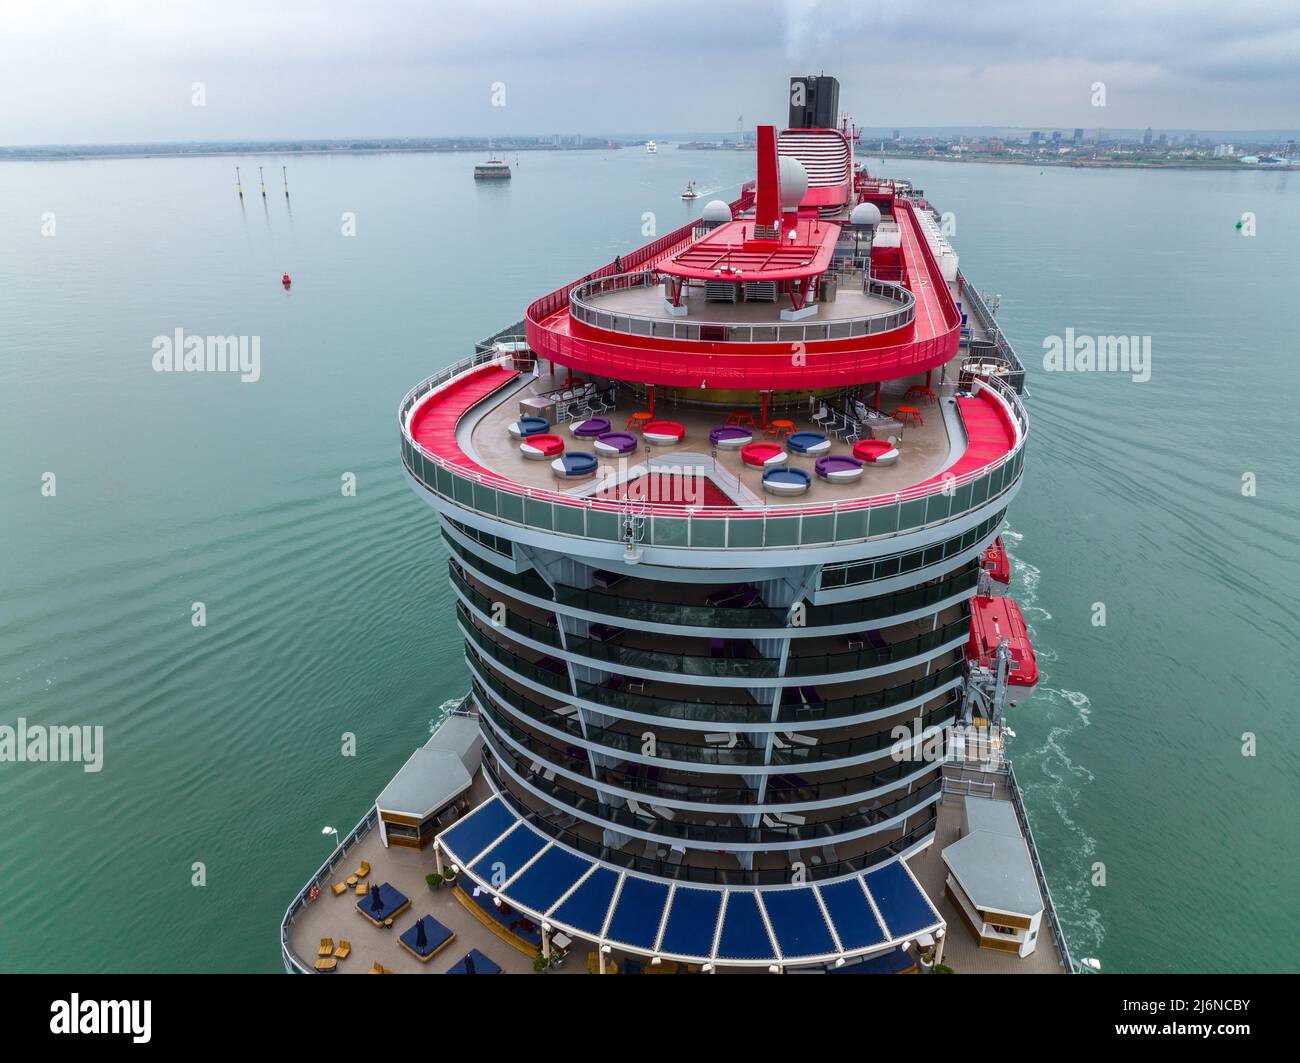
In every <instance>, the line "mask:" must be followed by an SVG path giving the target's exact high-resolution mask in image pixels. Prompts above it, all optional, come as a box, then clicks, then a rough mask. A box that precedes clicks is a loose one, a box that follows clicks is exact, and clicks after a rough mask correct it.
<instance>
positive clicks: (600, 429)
mask: <svg viewBox="0 0 1300 1063" xmlns="http://www.w3.org/2000/svg"><path fill="white" fill-rule="evenodd" d="M569 431H570V432H572V433H573V435H574V438H576V439H595V438H596V437H597V436H603V435H604V434H605V433H606V432H608V431H609V418H608V417H588V418H587V419H586V420H585V421H574V422H573V424H571V425H569Z"/></svg>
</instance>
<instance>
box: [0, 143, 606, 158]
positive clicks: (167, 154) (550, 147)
mask: <svg viewBox="0 0 1300 1063" xmlns="http://www.w3.org/2000/svg"><path fill="white" fill-rule="evenodd" d="M625 147H626V146H625V145H619V144H615V145H614V146H613V147H610V146H609V145H608V144H591V145H587V144H581V145H569V146H565V145H554V144H536V145H529V146H520V147H511V148H503V147H497V148H495V149H492V150H495V151H496V153H497V154H498V155H516V154H520V153H522V152H526V151H566V152H567V151H620V150H625ZM488 150H489V149H488V147H487V145H477V144H466V145H455V146H446V147H444V146H441V145H432V144H412V145H406V144H392V145H379V144H376V145H373V146H356V147H352V146H350V147H338V148H292V147H285V148H273V147H248V148H228V147H213V148H201V149H197V150H194V151H183V150H180V149H171V150H168V149H166V148H163V147H161V146H157V147H150V148H141V149H140V150H139V151H129V150H125V151H93V150H89V149H85V150H78V149H76V148H66V149H61V148H51V149H49V150H47V151H40V150H34V149H22V148H10V149H7V148H0V162H85V161H89V160H92V159H220V158H253V157H257V156H266V155H390V154H399V155H457V154H478V155H481V154H482V153H483V152H485V151H488Z"/></svg>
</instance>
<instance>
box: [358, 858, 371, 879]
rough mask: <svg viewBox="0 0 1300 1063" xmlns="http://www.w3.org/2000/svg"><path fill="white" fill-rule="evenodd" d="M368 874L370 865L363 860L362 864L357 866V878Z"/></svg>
mask: <svg viewBox="0 0 1300 1063" xmlns="http://www.w3.org/2000/svg"><path fill="white" fill-rule="evenodd" d="M368 874H370V865H369V864H368V863H367V862H366V861H365V860H362V861H361V866H360V867H359V868H357V878H365V877H366V876H367V875H368Z"/></svg>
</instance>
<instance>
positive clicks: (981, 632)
mask: <svg viewBox="0 0 1300 1063" xmlns="http://www.w3.org/2000/svg"><path fill="white" fill-rule="evenodd" d="M1004 638H1005V639H1008V640H1009V643H1008V646H1007V648H1008V649H1009V650H1010V651H1011V663H1010V666H1009V668H1008V670H1007V695H1006V697H1007V704H1009V705H1019V704H1020V703H1021V702H1022V701H1028V700H1029V698H1030V696H1031V695H1032V694H1033V692H1034V687H1035V686H1037V685H1038V661H1037V660H1036V659H1035V657H1034V647H1033V644H1032V643H1031V642H1030V641H1029V630H1028V628H1026V626H1025V618H1024V616H1022V615H1021V613H1020V606H1018V605H1016V603H1015V602H1014V601H1013V600H1012V599H1010V598H972V599H971V614H970V641H969V643H967V646H966V660H967V661H969V662H972V663H975V664H979V665H981V666H983V667H984V668H987V669H988V670H989V671H990V672H993V673H994V674H996V673H997V670H998V661H997V651H998V646H999V645H1000V644H1001V642H1002V640H1003V639H1004Z"/></svg>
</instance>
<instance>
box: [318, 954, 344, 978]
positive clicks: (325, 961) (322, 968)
mask: <svg viewBox="0 0 1300 1063" xmlns="http://www.w3.org/2000/svg"><path fill="white" fill-rule="evenodd" d="M338 965H339V961H338V960H336V959H335V958H334V957H333V956H324V957H322V958H321V959H319V960H317V961H316V962H315V963H313V964H312V966H313V967H315V968H316V971H317V973H318V974H329V973H331V972H332V971H333V970H334V968H336V967H337V966H338Z"/></svg>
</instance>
